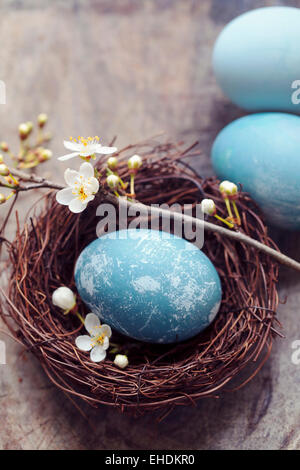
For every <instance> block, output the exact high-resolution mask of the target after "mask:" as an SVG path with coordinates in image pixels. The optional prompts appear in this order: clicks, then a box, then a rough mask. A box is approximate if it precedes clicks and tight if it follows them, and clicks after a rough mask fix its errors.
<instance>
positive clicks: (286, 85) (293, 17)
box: [213, 7, 300, 113]
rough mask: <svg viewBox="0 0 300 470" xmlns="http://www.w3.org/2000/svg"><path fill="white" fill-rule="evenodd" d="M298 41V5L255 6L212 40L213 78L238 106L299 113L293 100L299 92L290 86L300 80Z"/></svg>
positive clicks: (253, 109) (299, 15)
mask: <svg viewBox="0 0 300 470" xmlns="http://www.w3.org/2000/svg"><path fill="white" fill-rule="evenodd" d="M299 44H300V9H299V8H291V7H267V8H259V9H256V10H252V11H249V12H248V13H245V14H243V15H241V16H238V17H237V18H235V19H234V20H233V21H231V22H230V23H229V24H228V25H227V26H226V27H225V28H224V29H223V31H222V32H221V34H220V35H219V37H218V39H217V41H216V44H215V48H214V53H213V67H214V72H215V75H216V78H217V82H218V83H219V85H220V87H221V88H222V90H223V92H224V93H225V95H227V96H228V98H230V99H231V100H232V101H233V102H234V103H235V104H237V105H238V106H241V107H242V108H245V109H248V110H252V111H273V110H274V111H291V112H295V113H298V112H300V104H297V101H296V103H295V104H293V103H292V100H291V96H292V93H293V92H294V93H296V94H297V96H298V97H299V93H298V92H297V90H295V89H292V83H293V82H294V81H295V80H299V79H300V54H299ZM297 96H295V97H296V98H297Z"/></svg>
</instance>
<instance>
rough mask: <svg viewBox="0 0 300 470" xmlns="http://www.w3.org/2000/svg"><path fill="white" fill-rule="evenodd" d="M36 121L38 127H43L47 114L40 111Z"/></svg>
mask: <svg viewBox="0 0 300 470" xmlns="http://www.w3.org/2000/svg"><path fill="white" fill-rule="evenodd" d="M37 121H38V125H39V126H40V127H44V125H45V124H46V122H47V121H48V116H47V114H45V113H41V114H39V115H38V118H37Z"/></svg>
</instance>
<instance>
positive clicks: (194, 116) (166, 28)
mask: <svg viewBox="0 0 300 470" xmlns="http://www.w3.org/2000/svg"><path fill="white" fill-rule="evenodd" d="M283 4H284V5H293V6H298V7H300V1H289V2H283V1H282V2H280V1H267V0H265V1H262V0H253V1H252V0H198V1H197V0H185V1H182V0H157V1H156V0H145V1H141V0H114V1H111V0H98V1H97V0H87V1H84V0H81V1H80V0H77V1H76V0H70V1H63V0H60V1H59V0H41V1H37V0H26V1H25V0H24V1H23V0H11V1H9V0H2V2H1V4H0V44H1V48H0V57H1V61H0V79H1V80H4V81H5V83H6V86H7V104H6V105H0V122H1V129H0V139H2V138H5V139H7V140H9V142H12V143H13V145H16V144H17V141H16V139H15V128H16V126H17V124H18V123H19V122H21V121H23V120H29V119H34V118H35V116H36V115H37V114H38V113H39V112H41V111H43V112H47V113H48V114H49V115H50V116H51V122H50V126H49V127H51V128H52V130H53V131H54V133H55V139H54V142H53V146H52V148H53V150H54V152H55V154H61V152H62V151H63V148H62V144H61V142H62V140H63V138H64V137H66V136H69V135H72V134H74V135H77V134H81V135H85V134H86V135H93V134H98V135H101V136H102V137H103V138H104V139H105V140H106V141H107V142H108V141H109V140H110V139H111V138H112V137H113V136H114V135H115V134H118V136H119V140H118V143H119V145H122V144H127V143H130V142H134V141H136V140H141V139H143V138H146V137H148V136H151V135H153V134H155V133H157V132H159V131H161V130H164V131H166V132H167V134H168V135H169V136H171V137H173V138H177V137H180V138H181V137H182V138H184V139H185V140H186V141H187V143H189V142H192V141H193V140H195V139H199V140H200V142H201V146H202V149H203V151H204V156H203V157H202V158H199V160H198V161H197V162H196V165H197V167H198V168H199V169H200V170H201V171H202V173H203V174H204V175H210V174H212V169H211V166H210V162H209V150H210V146H211V144H212V142H213V139H214V137H215V135H216V134H217V133H218V131H219V130H220V129H221V128H222V127H223V126H224V125H225V124H226V123H228V122H230V121H232V120H233V119H235V118H236V117H238V116H241V115H242V114H243V113H242V111H240V110H238V109H237V108H235V107H234V106H233V105H231V104H230V103H229V102H228V101H227V100H226V99H225V98H224V97H223V96H222V93H221V92H220V90H219V89H218V87H217V85H216V83H215V80H214V78H213V75H212V70H211V65H210V60H211V52H212V47H213V44H214V41H215V39H216V37H217V35H218V33H219V31H220V30H221V29H222V27H223V25H224V24H226V23H227V22H228V21H230V20H231V19H232V18H233V17H235V16H237V15H238V14H240V13H242V12H244V11H247V10H249V9H251V8H255V7H259V6H264V5H283ZM295 78H297V77H295ZM298 78H299V77H298ZM56 166H57V163H56V161H55V159H54V160H53V162H52V163H51V164H49V165H48V166H47V171H48V172H49V173H52V177H53V178H54V177H56V176H57V169H56ZM43 171H44V172H45V171H46V166H45V167H44V170H43ZM32 198H33V196H32V195H31V196H27V197H26V198H25V199H24V201H23V203H22V206H19V209H20V210H21V214H24V213H25V212H26V210H27V208H28V207H29V206H30V204H31V203H32ZM2 207H3V206H2ZM0 211H1V212H0V218H3V214H4V209H2V208H1V209H0ZM14 228H15V227H14V225H13V224H12V225H11V226H10V231H11V233H12V232H13V230H14ZM274 236H275V237H276V239H277V240H279V242H280V246H281V247H282V249H284V250H285V251H287V252H289V253H290V254H291V255H294V256H295V257H298V258H299V253H300V244H299V237H298V235H296V234H293V235H289V234H287V233H281V234H280V233H275V234H274ZM2 274H3V273H2ZM4 282H5V273H4V275H2V278H1V285H3V284H4ZM299 285H300V279H299V276H297V275H296V274H295V273H293V272H291V271H287V270H284V271H282V272H281V278H280V293H281V297H282V298H284V296H285V295H287V296H288V300H287V302H286V303H285V304H284V305H281V306H280V308H279V312H278V314H279V318H280V320H281V321H282V323H283V325H284V333H285V335H286V339H285V340H277V341H276V343H275V346H274V350H273V353H272V356H271V359H270V360H269V362H268V363H267V364H266V365H265V367H264V368H263V370H262V371H261V373H260V374H259V376H257V377H256V378H255V379H254V380H253V382H252V383H250V384H249V385H248V386H247V387H246V388H244V389H243V390H241V391H238V392H234V393H232V394H227V395H226V396H223V397H222V398H220V399H219V400H205V401H202V402H200V403H199V405H198V407H197V408H196V409H194V408H192V407H190V408H179V409H177V410H176V411H175V412H173V413H172V414H171V415H170V416H169V417H168V418H167V419H166V420H165V421H163V422H162V423H160V424H158V423H157V422H155V421H153V417H151V416H147V417H142V418H139V419H133V418H129V417H126V416H122V415H120V414H119V413H117V412H115V411H113V410H110V409H107V408H102V409H100V410H98V411H92V410H90V409H86V408H85V412H87V413H88V414H89V418H90V421H91V424H92V426H93V429H91V427H90V425H89V424H88V423H87V422H86V420H85V419H84V418H82V417H81V416H80V415H79V414H78V412H77V411H76V410H75V409H74V408H73V406H72V404H71V403H70V402H69V401H68V400H67V399H66V398H65V397H64V395H63V394H62V393H60V392H59V391H57V390H56V389H55V388H54V387H53V386H52V385H51V384H49V382H48V380H47V379H46V378H45V376H44V374H43V372H42V371H41V368H40V367H39V364H38V363H37V362H36V361H35V360H34V359H32V357H31V356H29V355H24V354H21V353H22V350H21V348H20V347H19V346H17V345H16V344H15V343H13V342H12V341H11V340H8V339H7V338H6V337H5V336H4V335H2V334H1V339H2V340H5V342H6V346H7V365H0V423H1V426H0V448H1V449H182V448H185V449H222V448H223V449H279V448H284V449H300V402H299V387H300V366H295V365H293V364H292V362H291V354H292V349H291V342H292V341H293V340H295V339H300V326H299V319H298V315H299V302H300V293H299V292H300V289H299Z"/></svg>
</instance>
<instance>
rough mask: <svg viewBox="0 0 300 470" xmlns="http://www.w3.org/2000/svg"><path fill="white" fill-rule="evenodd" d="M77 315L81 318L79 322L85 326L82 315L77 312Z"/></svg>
mask: <svg viewBox="0 0 300 470" xmlns="http://www.w3.org/2000/svg"><path fill="white" fill-rule="evenodd" d="M75 315H76V316H77V317H78V318H79V320H80V321H81V323H82V324H83V325H84V318H83V317H82V316H81V315H80V313H79V312H76V313H75Z"/></svg>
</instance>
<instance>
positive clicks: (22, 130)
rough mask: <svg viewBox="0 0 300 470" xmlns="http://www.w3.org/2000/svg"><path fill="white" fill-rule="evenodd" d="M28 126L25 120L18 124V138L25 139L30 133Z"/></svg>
mask: <svg viewBox="0 0 300 470" xmlns="http://www.w3.org/2000/svg"><path fill="white" fill-rule="evenodd" d="M30 132H31V131H30V126H29V127H28V123H27V122H23V123H22V124H20V125H19V136H20V139H22V140H25V139H27V137H28V136H29V134H30Z"/></svg>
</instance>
